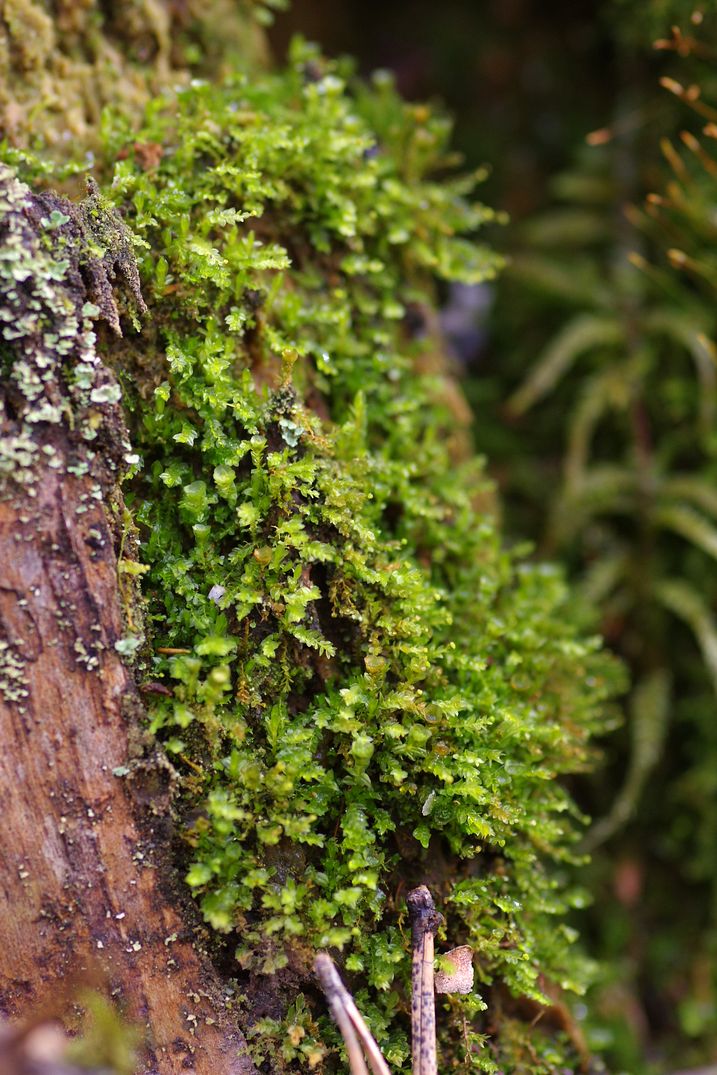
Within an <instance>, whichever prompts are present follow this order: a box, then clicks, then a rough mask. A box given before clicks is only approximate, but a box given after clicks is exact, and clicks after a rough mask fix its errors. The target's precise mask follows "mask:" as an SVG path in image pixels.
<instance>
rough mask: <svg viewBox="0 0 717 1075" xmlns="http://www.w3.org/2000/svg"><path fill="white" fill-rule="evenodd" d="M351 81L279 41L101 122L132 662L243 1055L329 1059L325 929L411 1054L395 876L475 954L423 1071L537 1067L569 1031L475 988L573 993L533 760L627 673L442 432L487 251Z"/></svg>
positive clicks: (384, 1032)
mask: <svg viewBox="0 0 717 1075" xmlns="http://www.w3.org/2000/svg"><path fill="white" fill-rule="evenodd" d="M345 74H346V72H345V71H342V70H341V69H340V68H336V67H334V66H332V65H329V64H327V63H326V62H325V61H323V60H322V59H321V58H320V57H319V56H317V55H316V54H315V53H314V52H313V51H312V50H310V49H307V48H306V47H305V46H302V45H297V46H296V47H295V49H294V52H293V55H292V58H291V63H290V65H289V67H288V69H287V71H286V72H284V73H280V74H277V75H273V76H265V77H263V78H261V79H253V80H251V81H247V80H245V79H242V78H236V79H234V80H233V81H230V82H228V83H226V84H224V85H222V86H215V85H209V84H194V85H193V86H192V87H190V88H188V89H186V90H183V91H181V92H179V94H178V95H176V96H173V97H168V98H166V99H161V98H160V99H158V100H157V101H156V102H154V103H153V104H152V105H151V106H150V108H149V111H148V114H147V117H146V125H145V127H144V129H143V131H142V132H141V133H140V134H139V135H138V134H137V133H136V132H135V131H132V130H130V129H129V127H125V125H124V124H123V123H122V122H121V121H119V120H118V121H117V122H115V123H113V124H110V125H109V126H108V132H107V137H108V149H107V152H108V154H109V156H110V157H111V158H112V157H114V158H117V160H118V163H117V166H116V169H115V176H114V181H113V183H112V186H111V189H110V191H109V193H110V195H111V197H112V198H113V200H114V201H115V203H116V204H117V205H118V206H120V207H122V210H123V212H124V214H125V220H126V222H127V223H128V225H129V226H130V227H131V229H132V231H133V232H134V234H135V236H136V238H137V249H138V256H139V267H140V274H141V278H142V284H143V291H144V294H145V298H146V300H147V303H148V305H149V308H150V318H149V320H148V323H147V325H146V327H144V328H143V330H142V332H141V334H140V335H139V336H138V337H136V338H132V339H131V340H128V341H126V342H124V343H122V344H119V345H114V346H112V347H110V348H108V353H109V354H110V357H111V360H112V362H113V363H114V365H115V368H116V370H117V372H118V375H119V376H120V378H121V380H122V383H123V386H124V391H125V399H126V401H127V404H128V406H129V409H130V425H131V433H132V439H133V445H134V449H135V451H136V453H137V456H138V459H137V461H136V464H135V467H134V476H133V478H132V480H131V482H130V484H129V485H128V486H127V490H126V492H127V496H128V501H129V504H130V507H131V510H132V512H133V514H134V518H135V521H136V524H137V526H138V528H139V532H140V538H141V543H142V559H143V566H142V567H141V568H138V570H141V571H142V572H143V583H144V587H145V594H146V598H147V601H148V605H149V623H150V628H151V639H152V647H153V650H154V656H153V657H152V658H151V660H150V659H149V658H146V659H147V660H148V661H149V663H150V666H151V667H150V668H149V669H147V671H151V678H152V680H153V681H154V682H155V683H161V684H162V685H163V687H164V688H165V690H166V688H169V690H170V691H171V694H170V695H168V694H166V693H164V694H160V695H156V694H155V695H153V697H155V698H157V699H158V700H157V701H156V702H155V703H154V704H153V706H152V712H151V719H152V729H153V730H154V731H155V732H156V734H157V735H158V736H159V737H160V739H161V740H162V742H163V743H164V745H165V748H166V749H167V750H168V751H169V753H170V754H171V756H172V757H173V758H174V759H175V764H176V767H177V770H178V773H179V774H180V778H181V779H180V784H181V789H182V791H181V805H180V809H181V810H183V811H187V810H191V811H193V813H192V814H191V819H190V820H189V821H188V822H187V828H186V832H185V837H186V840H185V842H186V845H188V846H187V849H186V856H187V859H188V861H189V862H190V863H191V864H190V865H189V869H188V874H187V880H188V882H189V884H190V886H191V887H192V889H193V890H194V892H195V893H196V895H197V898H198V899H199V901H200V905H201V908H202V911H203V913H204V915H205V917H206V919H207V921H208V922H209V923H210V925H211V926H212V927H213V928H214V929H215V930H216V931H217V932H218V933H219V934H221V935H224V936H225V938H226V944H225V950H226V953H228V954H229V957H230V962H229V965H230V967H231V972H232V973H233V974H235V975H236V978H237V982H238V990H239V994H240V1001H239V1010H240V1012H241V1013H242V1016H241V1017H242V1019H243V1021H244V1024H245V1027H246V1029H247V1031H248V1034H249V1036H250V1038H251V1039H252V1041H253V1043H254V1048H255V1051H256V1055H257V1058H258V1059H260V1060H262V1059H263V1060H264V1062H265V1064H266V1069H267V1070H271V1071H277V1072H278V1071H282V1070H293V1069H296V1070H302V1069H305V1067H306V1065H307V1063H308V1064H309V1065H310V1066H316V1067H317V1068H318V1069H319V1070H325V1071H330V1070H334V1069H335V1060H334V1059H332V1058H333V1057H334V1055H335V1054H334V1048H335V1035H334V1033H333V1031H332V1029H331V1027H330V1025H329V1021H328V1019H327V1018H326V1017H325V1016H324V1015H323V1014H322V1013H323V1005H322V1003H321V1002H320V1001H318V1002H317V998H316V996H315V992H314V989H313V986H312V985H311V976H310V965H311V959H312V953H313V951H314V950H315V948H317V947H330V948H333V949H336V950H339V951H340V952H341V953H342V959H343V962H344V966H345V969H346V971H347V972H348V973H349V974H350V976H351V978H352V982H353V984H354V986H355V988H356V990H357V995H358V999H359V1002H360V1004H361V1005H362V1007H363V1008H364V1010H365V1011H366V1013H367V1014H368V1016H369V1018H370V1021H371V1024H372V1026H373V1028H374V1030H375V1032H376V1034H377V1036H378V1038H379V1040H380V1042H381V1044H382V1046H383V1048H384V1049H385V1051H386V1054H387V1057H388V1058H389V1060H390V1062H391V1063H392V1064H393V1065H394V1067H395V1069H396V1070H405V1068H406V1065H407V1063H408V1062H409V1061H408V1059H407V1058H408V1041H407V1025H408V1014H407V1012H408V1008H407V995H406V987H407V973H408V954H407V944H406V940H405V938H404V936H403V935H402V930H401V922H402V913H403V912H402V892H404V891H405V886H406V885H409V884H411V883H413V882H414V881H417V880H421V881H427V882H428V883H429V884H431V886H432V888H433V890H434V893H435V895H436V898H437V900H438V901H439V903H440V904H441V906H442V908H443V910H444V911H446V913H447V917H448V932H447V937H446V940H447V941H448V942H456V943H470V944H471V945H473V947H474V949H475V952H476V965H477V970H478V981H479V987H478V988H479V990H480V995H479V994H476V995H474V996H472V997H469V998H463V999H461V1000H453V1001H451V1002H450V1003H446V1005H445V1009H446V1010H445V1011H442V1012H441V1015H440V1026H441V1031H440V1033H441V1048H442V1050H443V1057H444V1066H446V1067H450V1066H454V1065H455V1066H457V1067H459V1068H460V1067H466V1066H470V1065H471V1064H476V1065H478V1066H480V1067H483V1068H484V1069H487V1070H490V1069H492V1068H493V1067H494V1066H495V1065H503V1064H506V1065H507V1066H508V1067H509V1068H510V1070H518V1069H519V1068H520V1069H521V1070H522V1067H521V1065H525V1066H527V1067H529V1068H531V1069H533V1070H535V1071H548V1070H553V1068H554V1067H555V1065H557V1064H559V1063H564V1062H566V1063H570V1062H571V1060H570V1058H571V1056H574V1042H571V1041H569V1040H568V1037H567V1036H566V1035H565V1034H563V1035H562V1036H561V1035H560V1034H559V1035H558V1036H557V1038H556V1036H555V1035H553V1036H551V1035H550V1034H545V1035H543V1034H541V1033H539V1032H538V1033H534V1034H533V1033H531V1035H529V1036H528V1035H523V1036H522V1037H521V1036H520V1035H515V1034H514V1035H513V1036H512V1037H511V1036H510V1035H506V1036H505V1037H503V1036H502V1035H501V1030H500V1020H499V1019H497V1018H496V1015H495V1012H496V1011H497V1004H498V997H499V994H498V993H497V992H495V990H493V992H492V993H491V992H490V990H491V987H492V984H494V983H500V985H501V989H505V990H506V991H507V992H506V994H505V995H503V994H502V993H501V994H500V996H501V997H502V999H501V1001H500V1003H501V1005H502V1007H504V1008H505V1007H506V1005H507V1006H508V1009H509V1008H510V1005H509V1004H508V1002H507V1001H506V996H507V994H508V993H511V994H513V995H515V996H516V997H529V998H533V1000H536V1001H538V1002H545V1003H546V1004H549V1003H551V1002H550V1001H549V1000H548V997H547V996H546V993H550V992H551V990H552V989H553V987H556V988H566V989H576V990H580V989H581V988H582V987H583V984H584V979H585V972H586V967H585V964H584V962H583V961H581V959H580V957H579V955H578V954H577V952H576V949H575V946H574V940H575V935H574V932H573V931H572V930H571V929H570V928H569V927H568V926H567V925H566V923H565V920H564V914H565V912H566V910H567V908H568V907H569V906H571V905H574V904H579V903H580V902H581V901H582V900H583V898H584V897H583V895H582V894H581V893H579V892H575V891H572V890H569V889H568V888H567V887H566V885H565V878H564V876H563V875H564V872H565V871H566V869H567V866H568V864H569V863H570V861H571V860H572V850H571V849H572V848H573V846H574V841H575V838H576V820H577V811H576V809H575V807H574V805H573V804H572V802H571V799H570V796H569V794H568V792H567V791H566V789H565V787H564V785H563V783H561V782H560V780H559V779H558V777H559V776H560V775H562V774H564V773H569V772H575V771H577V770H579V769H581V768H583V767H584V766H585V765H586V764H587V762H588V760H589V756H590V748H589V744H588V740H589V737H590V735H591V734H592V733H593V732H594V731H595V730H596V729H599V728H603V727H604V726H605V721H606V719H607V718H606V710H605V699H606V697H607V696H608V695H609V693H610V691H611V690H612V689H613V688H614V686H615V684H616V682H617V680H618V679H619V674H618V673H617V671H616V668H615V667H614V666H613V665H612V663H611V662H610V660H609V659H608V658H606V657H605V656H604V655H603V654H602V653H601V652H600V646H599V643H598V641H597V640H596V639H595V638H591V637H588V636H586V635H585V633H584V629H583V627H582V626H581V625H580V624H579V623H577V622H576V621H577V614H576V613H575V611H574V609H573V607H572V602H571V599H570V596H569V594H568V593H567V591H566V589H565V586H564V584H563V582H562V580H561V577H560V575H559V573H558V572H557V571H555V570H554V569H552V568H548V567H545V566H536V565H530V564H528V563H526V562H525V561H524V560H523V559H522V558H521V556H520V555H519V554H518V553H515V552H510V551H509V550H507V549H506V548H505V547H504V545H503V544H502V543H501V539H500V536H499V532H498V529H497V527H496V523H495V520H494V516H493V494H492V490H491V487H490V485H489V483H487V482H486V480H485V478H484V476H483V474H482V471H481V468H480V466H479V465H478V464H477V463H476V462H475V460H471V459H470V458H466V457H465V453H464V452H463V450H462V447H461V442H460V437H457V436H456V430H457V426H458V425H459V418H458V414H459V410H458V403H457V399H458V397H457V394H456V391H455V387H454V386H453V385H452V383H451V381H450V380H449V379H448V378H447V376H446V374H445V371H444V369H443V364H442V363H441V362H440V361H438V360H437V359H436V354H435V348H436V341H435V339H433V337H432V332H431V324H432V316H431V301H432V286H433V285H432V281H433V280H434V279H436V278H443V279H446V280H462V281H468V282H475V281H480V280H483V279H486V278H487V277H489V276H491V275H492V274H493V273H494V271H495V269H496V267H497V261H496V258H495V256H494V255H492V254H491V253H490V252H489V251H488V250H486V249H485V248H483V247H481V246H480V245H478V244H476V243H475V241H474V240H473V238H472V235H473V233H474V232H475V231H476V229H478V228H479V227H480V225H481V224H482V223H483V222H484V221H485V220H486V219H488V218H490V216H491V214H490V212H489V211H488V210H487V209H485V208H484V207H483V206H481V205H480V204H476V203H475V202H474V201H473V200H472V198H473V195H472V188H473V186H474V184H475V179H476V177H475V176H474V177H468V178H461V179H456V178H443V179H441V180H440V181H437V180H436V179H433V178H431V176H432V175H434V174H435V173H436V172H438V171H440V170H441V169H444V170H445V165H446V164H447V163H448V159H447V157H446V138H447V134H448V125H447V124H446V122H445V121H444V120H443V119H442V118H441V117H436V116H434V115H432V114H431V112H430V111H429V110H428V109H426V108H424V107H413V106H409V105H406V104H404V103H403V102H401V101H400V100H399V99H398V98H397V97H396V95H395V94H394V92H393V89H392V87H391V85H390V82H389V81H388V80H387V79H386V78H378V79H377V80H376V81H375V82H374V84H373V85H372V86H371V87H370V88H366V87H361V86H357V87H355V88H354V89H353V90H351V91H349V90H347V88H346V82H345V79H344V77H343V75H345ZM141 645H142V641H141V638H140V637H139V636H136V637H133V636H128V638H127V639H125V640H124V643H123V647H124V649H125V651H126V652H128V653H131V652H132V651H133V650H137V651H138V656H140V657H141ZM167 650H170V651H171V650H175V651H178V652H174V653H171V652H169V653H168V652H166V651H167ZM163 651H164V652H163ZM302 991H303V992H302ZM297 994H299V995H298V999H297ZM491 996H492V997H493V998H494V999H495V1005H496V1006H494V1008H493V1013H492V1014H490V1013H489V1015H488V1016H487V1017H486V1016H481V1015H480V1012H481V1010H482V1009H483V1008H484V1007H485V1000H489V999H490V997H491ZM506 1025H507V1024H506ZM488 1029H490V1030H491V1034H492V1036H491V1038H490V1042H489V1043H488V1042H487V1040H486V1038H485V1037H484V1032H485V1031H486V1030H488ZM561 1037H562V1038H565V1040H564V1041H562V1043H561ZM517 1043H520V1047H518V1044H517Z"/></svg>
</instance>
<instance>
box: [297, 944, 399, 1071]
mask: <svg viewBox="0 0 717 1075" xmlns="http://www.w3.org/2000/svg"><path fill="white" fill-rule="evenodd" d="M314 970H315V971H316V976H317V978H318V979H319V983H320V985H321V988H322V989H323V991H324V993H325V995H326V999H327V1001H328V1002H329V1008H330V1009H331V1014H332V1015H333V1017H334V1021H335V1022H336V1025H337V1026H338V1028H339V1030H340V1031H341V1034H342V1035H343V1039H344V1042H345V1043H346V1052H347V1053H348V1057H349V1064H350V1066H351V1072H352V1075H368V1071H367V1068H366V1064H365V1063H364V1059H363V1056H362V1055H361V1049H360V1047H359V1041H360V1043H361V1045H362V1046H363V1050H364V1052H365V1054H366V1058H367V1060H368V1062H369V1066H370V1068H371V1071H372V1072H373V1073H374V1075H391V1072H390V1070H389V1067H388V1064H387V1063H386V1061H385V1060H384V1058H383V1056H382V1054H381V1050H380V1049H379V1047H378V1045H377V1044H376V1040H375V1038H374V1037H373V1034H372V1033H371V1031H370V1030H369V1028H368V1027H367V1026H366V1023H365V1021H364V1019H363V1016H362V1015H361V1013H360V1012H359V1010H358V1008H357V1007H356V1005H355V1003H354V999H353V997H352V996H351V994H350V993H349V991H348V989H347V988H346V986H345V985H344V983H343V982H342V981H341V978H340V977H339V972H338V971H337V970H336V967H335V966H334V962H333V960H332V958H331V956H330V955H328V954H327V953H326V952H319V954H318V955H317V957H316V959H315V961H314Z"/></svg>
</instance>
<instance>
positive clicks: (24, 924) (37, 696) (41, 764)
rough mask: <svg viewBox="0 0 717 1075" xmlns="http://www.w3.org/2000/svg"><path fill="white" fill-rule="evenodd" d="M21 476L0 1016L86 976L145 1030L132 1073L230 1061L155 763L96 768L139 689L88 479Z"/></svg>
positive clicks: (43, 1000)
mask: <svg viewBox="0 0 717 1075" xmlns="http://www.w3.org/2000/svg"><path fill="white" fill-rule="evenodd" d="M0 432H1V431H0ZM63 436H64V434H62V433H60V432H59V431H57V432H56V433H55V438H59V440H60V443H58V439H55V442H54V443H55V446H56V448H58V449H59V450H60V452H61V454H62V455H63V456H64V457H65V459H67V450H68V444H66V443H65V444H62V443H61V440H62V437H63ZM34 488H35V489H36V495H35V497H34V498H33V497H31V496H30V495H28V494H27V493H26V492H23V491H22V490H16V491H15V495H13V496H12V497H11V498H10V499H4V500H0V641H3V640H4V642H5V643H7V648H5V649H4V650H3V651H2V653H1V654H0V658H1V659H0V812H1V817H2V839H1V840H0V1013H2V1014H4V1015H6V1016H7V1017H9V1018H11V1019H12V1020H13V1021H15V1020H18V1019H19V1020H22V1019H24V1018H27V1017H28V1016H32V1015H33V1013H35V1012H36V1011H37V1010H38V1009H41V1008H43V1007H44V1008H45V1009H48V1008H50V1009H51V1008H52V1006H53V1005H54V1004H56V1003H58V1001H57V998H58V996H59V995H60V994H61V993H62V992H63V986H62V983H63V982H67V981H68V980H72V982H73V983H74V984H76V983H77V982H81V981H92V982H97V981H102V982H104V989H105V991H106V992H108V994H110V995H112V996H113V997H114V998H115V999H116V1001H117V1002H118V1003H119V1005H120V1007H121V1008H122V1009H123V1010H124V1012H125V1013H126V1015H127V1016H128V1017H129V1018H130V1019H132V1020H135V1021H136V1022H137V1023H138V1024H139V1025H140V1027H141V1028H143V1030H144V1032H145V1040H146V1047H145V1049H144V1053H143V1061H142V1066H141V1068H140V1070H141V1071H143V1072H156V1073H158V1075H174V1073H175V1072H176V1073H179V1072H184V1073H186V1072H188V1071H190V1072H191V1071H194V1072H196V1075H209V1073H210V1072H211V1073H212V1075H243V1073H245V1072H250V1071H252V1070H253V1067H252V1065H251V1063H250V1061H249V1059H248V1057H247V1055H246V1050H245V1044H244V1039H243V1038H242V1035H241V1033H240V1031H239V1029H238V1027H237V1026H236V1025H235V1023H234V1021H233V1019H232V1017H231V1014H230V1013H229V1012H227V1010H226V1009H225V1008H224V1006H223V1004H222V1000H221V994H220V989H219V983H218V980H217V979H216V977H215V975H214V973H213V970H212V968H211V965H210V962H209V960H208V958H207V956H206V955H203V954H202V953H201V950H200V949H198V947H197V946H196V936H195V931H193V930H192V928H191V927H189V926H188V925H187V921H186V915H185V916H183V915H182V914H181V912H180V908H179V903H178V899H177V897H176V896H173V895H172V890H171V883H172V882H171V879H172V877H173V871H172V867H171V864H170V863H169V861H168V855H167V848H166V844H167V828H166V821H167V817H168V794H167V787H166V780H163V779H162V770H161V765H159V763H158V762H153V761H152V760H149V761H146V762H145V763H143V767H142V766H140V767H139V769H138V771H137V772H135V773H132V774H130V776H128V777H118V776H116V775H114V774H113V769H115V768H117V767H120V766H125V765H126V764H127V761H128V755H129V754H130V752H131V745H130V735H131V731H132V727H133V724H134V718H133V717H132V716H131V715H130V714H132V713H136V712H137V709H138V705H139V703H138V697H137V692H136V687H135V684H134V682H133V677H132V675H131V674H130V672H129V671H128V669H127V668H126V667H125V665H124V664H123V662H122V659H121V658H120V656H119V654H118V653H117V652H116V650H115V648H114V644H115V642H116V640H117V639H119V638H120V637H122V635H123V634H124V633H126V628H125V627H123V623H122V614H121V606H120V599H119V591H118V584H117V564H116V551H115V536H116V535H115V534H114V533H113V531H112V526H111V525H110V521H111V516H110V514H109V512H108V510H107V508H106V507H105V506H104V504H103V503H101V502H98V501H97V500H96V499H93V498H92V497H91V496H88V494H89V493H90V489H91V482H90V479H89V478H78V477H73V476H71V475H67V474H66V473H63V472H62V469H60V470H52V469H50V468H48V469H47V470H46V472H45V473H44V474H43V476H42V477H41V480H40V481H39V482H37V483H36V484H35V486H34ZM8 677H9V678H8ZM18 692H21V693H22V694H23V695H25V696H23V697H19V698H17V697H16V698H15V699H14V700H13V695H17V694H18ZM168 882H169V884H168ZM174 885H175V891H177V890H178V888H180V887H181V886H178V885H177V880H176V878H175V879H174Z"/></svg>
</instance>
